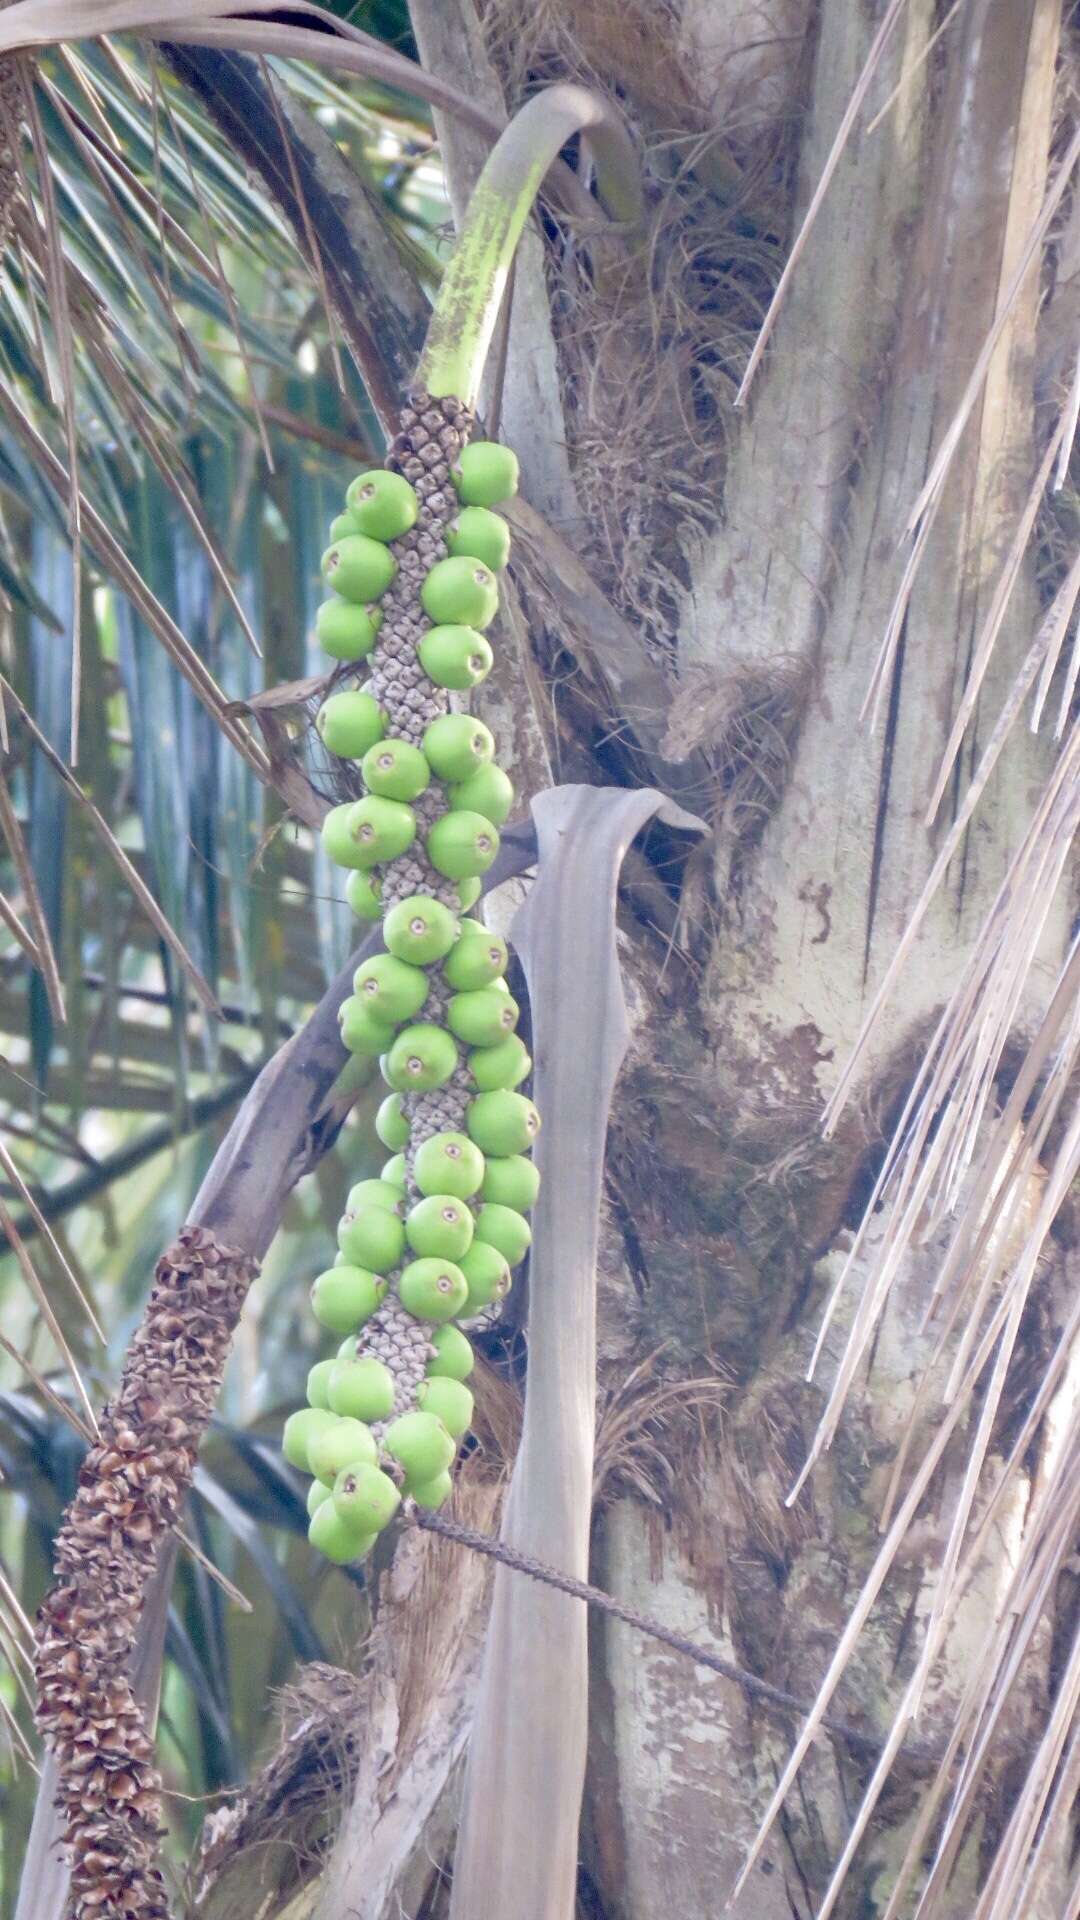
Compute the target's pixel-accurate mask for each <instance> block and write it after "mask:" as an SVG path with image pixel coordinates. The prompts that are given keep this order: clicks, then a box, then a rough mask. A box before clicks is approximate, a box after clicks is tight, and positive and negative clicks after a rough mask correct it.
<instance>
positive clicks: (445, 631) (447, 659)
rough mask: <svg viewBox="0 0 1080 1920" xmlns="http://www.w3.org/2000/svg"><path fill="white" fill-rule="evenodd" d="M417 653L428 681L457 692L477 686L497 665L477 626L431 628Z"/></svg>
mask: <svg viewBox="0 0 1080 1920" xmlns="http://www.w3.org/2000/svg"><path fill="white" fill-rule="evenodd" d="M417 652H418V653H419V655H420V665H421V666H422V667H423V669H424V672H425V673H426V674H427V677H428V679H429V680H433V681H434V683H435V685H436V686H437V687H450V688H452V689H453V691H454V692H455V693H466V692H467V691H468V689H469V688H470V687H478V686H479V685H480V682H481V680H486V679H487V677H488V674H489V673H490V672H491V669H492V667H493V665H494V663H495V656H494V654H493V653H492V651H491V647H490V644H489V643H488V641H487V640H485V639H484V636H483V634H482V633H477V631H476V628H475V627H431V628H429V630H428V632H427V633H425V635H424V637H423V639H422V640H421V642H420V645H419V647H418V648H417Z"/></svg>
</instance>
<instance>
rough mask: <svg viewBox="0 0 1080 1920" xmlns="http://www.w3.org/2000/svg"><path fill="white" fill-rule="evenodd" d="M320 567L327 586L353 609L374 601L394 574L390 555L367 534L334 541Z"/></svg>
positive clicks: (383, 591) (351, 534) (394, 565)
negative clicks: (348, 602) (349, 603)
mask: <svg viewBox="0 0 1080 1920" xmlns="http://www.w3.org/2000/svg"><path fill="white" fill-rule="evenodd" d="M321 566H322V577H323V579H324V580H325V581H326V584H327V586H328V587H332V588H333V589H334V592H335V593H340V595H341V597H342V599H343V600H348V601H350V602H351V604H352V605H353V606H354V607H356V606H367V605H369V604H370V602H371V601H372V600H377V599H378V598H379V595H380V594H383V593H385V592H386V589H387V587H388V586H389V585H390V582H391V580H392V579H393V577H394V575H395V573H396V572H397V561H396V560H395V559H394V556H393V554H392V553H387V551H386V548H385V547H384V546H383V544H382V542H381V541H380V540H371V539H369V538H368V536H367V534H366V533H349V534H346V536H345V538H344V540H335V541H334V544H333V546H332V547H327V549H326V552H325V553H324V554H323V557H322V561H321Z"/></svg>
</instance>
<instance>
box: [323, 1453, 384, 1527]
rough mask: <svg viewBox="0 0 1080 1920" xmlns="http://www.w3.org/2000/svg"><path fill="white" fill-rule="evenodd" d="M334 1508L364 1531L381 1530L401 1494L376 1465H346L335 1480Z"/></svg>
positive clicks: (342, 1517) (339, 1515)
mask: <svg viewBox="0 0 1080 1920" xmlns="http://www.w3.org/2000/svg"><path fill="white" fill-rule="evenodd" d="M333 1500H334V1511H335V1512H336V1514H337V1516H338V1518H339V1519H340V1520H344V1521H345V1522H346V1524H347V1525H348V1526H350V1527H353V1528H354V1529H356V1530H358V1531H362V1532H364V1533H381V1532H382V1530H383V1528H384V1527H386V1526H389V1524H390V1522H391V1520H392V1519H393V1517H394V1515H395V1513H396V1512H397V1510H398V1508H399V1507H400V1505H401V1495H400V1493H399V1492H398V1490H397V1488H396V1486H395V1485H394V1482H393V1481H392V1480H391V1478H390V1475H389V1474H388V1473H383V1472H382V1470H381V1468H379V1467H346V1469H345V1471H344V1473H339V1474H338V1477H337V1479H336V1480H335V1481H334V1493H333Z"/></svg>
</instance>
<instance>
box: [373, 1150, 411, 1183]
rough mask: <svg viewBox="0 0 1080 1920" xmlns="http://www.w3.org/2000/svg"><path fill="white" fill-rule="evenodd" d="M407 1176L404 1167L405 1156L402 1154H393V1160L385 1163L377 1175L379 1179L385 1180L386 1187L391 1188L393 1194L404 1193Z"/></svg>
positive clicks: (406, 1170)
mask: <svg viewBox="0 0 1080 1920" xmlns="http://www.w3.org/2000/svg"><path fill="white" fill-rule="evenodd" d="M407 1174H408V1169H407V1167H406V1165H405V1155H404V1154H403V1153H395V1155H394V1157H393V1159H392V1160H388V1161H387V1162H386V1165H385V1166H384V1168H383V1170H382V1172H381V1173H380V1175H379V1179H380V1180H385V1181H386V1184H387V1186H388V1187H393V1188H394V1190H395V1192H397V1193H404V1191H405V1181H406V1178H407Z"/></svg>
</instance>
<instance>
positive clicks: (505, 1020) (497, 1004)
mask: <svg viewBox="0 0 1080 1920" xmlns="http://www.w3.org/2000/svg"><path fill="white" fill-rule="evenodd" d="M520 1012H521V1009H520V1007H519V1006H518V1003H517V1001H516V1000H515V999H514V998H513V997H512V995H510V994H509V993H500V992H499V990H498V988H497V987H477V988H476V989H475V990H474V991H473V992H472V993H455V994H453V995H452V996H451V999H450V1001H449V1002H448V1004H447V1008H446V1024H447V1026H448V1027H449V1029H450V1031H451V1033H453V1034H455V1035H456V1036H457V1038H458V1039H459V1040H463V1041H464V1042H465V1045H466V1046H467V1047H493V1046H495V1044H496V1043H497V1041H499V1040H505V1039H506V1036H507V1034H508V1033H513V1031H514V1028H515V1027H516V1026H517V1023H518V1015H519V1014H520Z"/></svg>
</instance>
